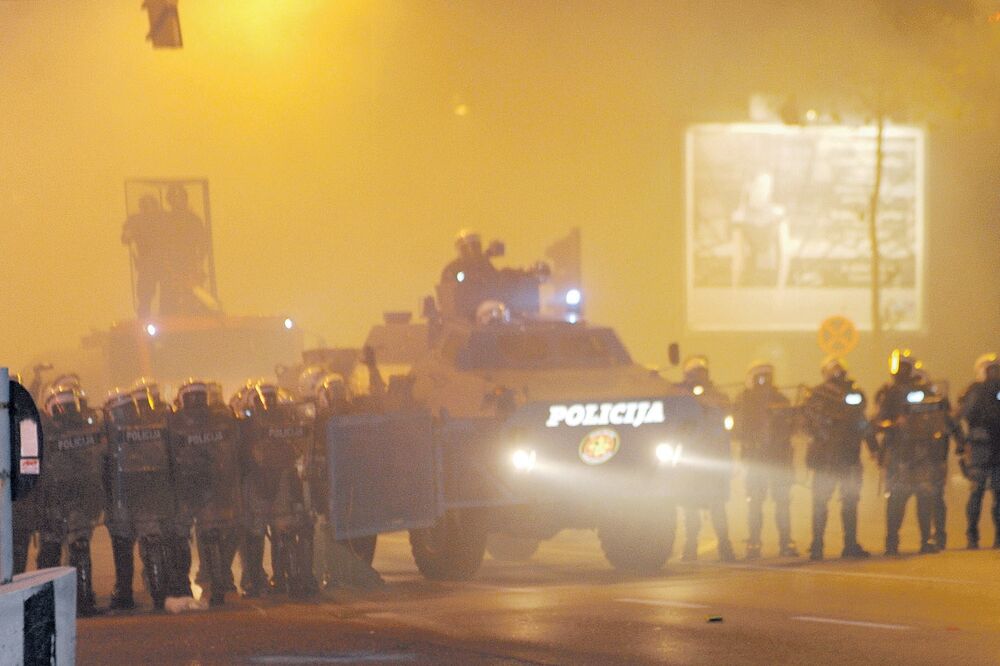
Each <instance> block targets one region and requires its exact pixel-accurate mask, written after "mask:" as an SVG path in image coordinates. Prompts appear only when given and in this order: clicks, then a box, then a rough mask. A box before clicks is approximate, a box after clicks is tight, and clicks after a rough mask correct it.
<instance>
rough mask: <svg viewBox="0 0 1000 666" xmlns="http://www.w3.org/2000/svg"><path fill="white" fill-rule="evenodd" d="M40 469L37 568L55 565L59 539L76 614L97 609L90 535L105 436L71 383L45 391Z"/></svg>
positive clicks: (97, 513)
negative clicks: (71, 577)
mask: <svg viewBox="0 0 1000 666" xmlns="http://www.w3.org/2000/svg"><path fill="white" fill-rule="evenodd" d="M42 418H43V422H42V431H43V432H44V433H45V439H46V447H45V474H43V475H42V476H41V478H40V480H39V483H38V487H37V488H36V489H35V492H34V494H35V496H36V498H35V501H36V502H37V506H38V531H39V535H40V537H41V546H40V547H39V550H38V568H39V569H45V568H49V567H57V566H59V563H60V560H61V558H62V548H63V544H66V545H67V549H68V550H69V565H70V566H71V567H74V568H76V612H77V615H81V616H86V615H93V614H94V613H96V612H97V607H96V603H95V597H94V587H93V569H92V566H91V558H90V538H91V535H92V534H93V532H94V527H95V526H96V525H97V523H98V521H99V520H100V518H101V510H102V509H103V503H104V494H103V489H102V486H101V466H102V463H103V461H104V456H105V454H106V452H107V446H108V440H107V437H106V435H105V433H104V426H103V424H102V423H101V418H100V415H99V414H98V413H97V412H96V411H94V410H93V409H91V408H90V407H89V406H88V405H87V396H86V395H85V394H84V392H83V390H82V389H81V388H80V386H79V385H78V384H76V383H66V384H56V385H55V386H52V387H51V388H49V390H48V394H47V395H46V396H45V403H44V415H43V417H42Z"/></svg>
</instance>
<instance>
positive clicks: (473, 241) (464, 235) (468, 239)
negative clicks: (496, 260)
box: [455, 229, 483, 255]
mask: <svg viewBox="0 0 1000 666" xmlns="http://www.w3.org/2000/svg"><path fill="white" fill-rule="evenodd" d="M455 249H456V250H458V253H459V254H461V255H466V254H473V255H475V254H482V252H483V239H482V237H481V236H480V235H479V234H478V233H476V232H475V231H470V230H469V229H462V230H461V231H459V232H458V236H456V237H455Z"/></svg>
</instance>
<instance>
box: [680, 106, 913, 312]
mask: <svg viewBox="0 0 1000 666" xmlns="http://www.w3.org/2000/svg"><path fill="white" fill-rule="evenodd" d="M883 150H884V157H883V172H882V184H881V194H880V198H879V212H878V238H879V245H880V247H879V255H880V257H881V264H882V265H881V270H880V273H881V278H882V295H881V302H882V313H883V316H882V319H883V324H884V326H886V327H887V328H891V329H895V330H912V329H916V328H919V327H920V325H921V286H922V285H921V273H922V270H921V268H922V261H923V256H922V252H923V247H922V244H923V220H922V204H923V201H922V196H923V193H922V181H923V177H922V169H923V136H922V132H921V131H920V130H918V129H916V128H910V127H892V128H887V129H886V132H885V138H884V148H883ZM874 170H875V130H874V128H870V127H868V128H848V127H790V126H786V125H756V124H754V125H749V124H748V125H699V126H695V127H693V128H691V129H690V130H689V131H688V136H687V297H688V301H687V313H688V326H689V328H692V329H694V330H797V329H798V330H802V329H809V330H813V329H815V328H816V327H817V325H818V324H819V322H820V321H822V320H823V319H824V318H826V317H828V316H830V315H833V314H839V315H845V316H847V317H849V318H851V319H852V320H853V321H854V322H855V324H856V325H857V326H858V327H860V328H863V329H870V328H871V321H870V319H871V316H870V307H871V305H870V303H871V301H870V284H871V282H870V275H871V271H870V257H871V254H870V243H869V228H868V217H867V215H868V210H869V205H870V202H871V195H872V189H873V186H874Z"/></svg>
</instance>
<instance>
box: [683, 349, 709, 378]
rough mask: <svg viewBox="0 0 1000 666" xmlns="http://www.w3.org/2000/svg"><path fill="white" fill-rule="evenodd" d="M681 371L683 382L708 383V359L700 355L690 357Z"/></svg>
mask: <svg viewBox="0 0 1000 666" xmlns="http://www.w3.org/2000/svg"><path fill="white" fill-rule="evenodd" d="M682 370H683V372H684V379H685V380H687V381H695V382H706V381H708V358H707V357H706V356H701V355H699V356H692V357H690V358H688V359H687V360H686V361H684V365H683V366H682Z"/></svg>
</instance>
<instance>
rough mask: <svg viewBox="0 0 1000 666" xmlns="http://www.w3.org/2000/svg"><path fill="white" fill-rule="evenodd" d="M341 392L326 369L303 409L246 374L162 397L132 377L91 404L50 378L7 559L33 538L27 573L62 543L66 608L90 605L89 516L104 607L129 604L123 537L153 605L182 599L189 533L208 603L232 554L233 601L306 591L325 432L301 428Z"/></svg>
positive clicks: (343, 395)
mask: <svg viewBox="0 0 1000 666" xmlns="http://www.w3.org/2000/svg"><path fill="white" fill-rule="evenodd" d="M346 400H347V392H346V390H345V387H344V384H343V382H342V380H341V379H340V378H339V376H336V375H334V376H331V377H326V378H318V384H317V387H316V402H315V404H313V403H309V404H308V405H304V404H303V403H301V402H297V401H295V400H294V399H293V398H292V396H291V394H289V393H288V392H286V391H285V390H284V389H281V388H279V387H278V386H277V385H275V384H273V383H269V382H264V381H257V382H248V383H247V384H246V385H245V386H244V387H242V388H241V389H240V390H239V391H238V392H237V393H236V394H235V395H234V396H233V397H232V399H231V400H230V401H229V402H228V403H227V402H226V401H225V400H224V398H223V395H222V388H221V386H220V385H219V384H218V383H215V382H208V381H198V380H190V381H188V382H186V383H185V384H183V385H182V386H181V387H180V388H179V390H178V391H177V395H176V398H175V399H174V401H173V404H168V403H167V402H165V401H164V400H163V399H162V398H161V395H160V390H159V387H158V386H157V384H156V383H155V382H152V381H149V380H145V379H142V380H140V381H138V382H137V383H136V384H135V386H133V387H132V388H131V389H129V390H120V389H115V390H114V391H112V393H111V394H110V396H109V397H108V399H107V401H106V402H105V403H104V406H103V409H102V410H97V409H94V408H92V407H91V406H90V405H88V402H87V397H86V395H85V393H84V391H83V389H82V388H81V386H80V382H79V380H78V379H77V378H76V377H75V376H72V375H69V376H63V377H61V378H59V379H58V380H56V382H54V383H53V385H52V386H51V387H50V388H48V389H47V390H46V392H45V395H44V396H43V399H42V403H43V432H44V435H45V441H46V449H45V474H44V475H42V476H41V479H40V481H39V483H38V485H37V486H36V488H35V489H34V490H33V491H32V492H31V493H29V494H28V495H27V496H26V497H25V498H24V499H21V500H19V501H17V502H15V503H14V512H15V514H14V525H15V535H14V541H15V567H16V568H17V569H18V570H19V571H23V570H24V568H25V566H26V563H27V562H26V560H27V556H28V549H29V543H30V539H31V537H32V534H33V533H36V532H37V534H38V538H39V547H38V555H37V566H38V568H44V567H52V566H59V564H60V562H61V561H62V559H63V550H64V548H65V551H66V559H67V560H68V563H69V565H70V566H73V567H75V568H76V570H77V612H78V614H80V615H90V614H94V613H95V612H97V607H96V604H95V596H94V591H93V584H92V565H91V552H90V551H91V548H90V541H91V536H92V534H93V531H94V528H95V527H96V526H97V525H99V524H101V522H102V516H103V524H104V525H105V526H106V528H107V530H108V532H109V534H110V537H111V547H112V551H113V559H114V568H115V585H114V590H113V593H112V596H111V608H112V609H114V610H128V609H132V608H134V607H135V601H134V597H133V583H134V577H135V576H134V572H135V568H134V553H135V549H136V545H138V552H139V557H140V560H141V562H142V570H143V576H144V579H145V584H146V587H147V589H148V591H149V594H150V596H151V597H152V600H153V605H154V607H155V608H156V609H163V608H164V605H165V604H166V605H167V606H168V608H169V607H171V601H170V599H171V598H176V599H178V602H179V603H180V604H181V607H182V608H183V607H184V604H185V603H188V602H190V603H191V604H192V605H194V600H193V598H192V596H193V595H192V589H191V584H190V578H189V575H190V570H191V565H192V556H191V555H192V554H191V543H192V540H191V536H192V532H193V533H194V536H195V542H196V543H197V548H198V560H199V570H198V573H197V577H196V581H197V583H198V584H199V585H201V587H202V588H204V595H203V596H202V599H206V600H208V605H213V606H215V605H221V604H223V603H224V602H225V595H226V593H227V592H235V591H236V587H235V584H234V580H233V575H232V565H233V561H234V558H235V555H236V554H237V552H239V554H240V559H241V563H242V577H241V580H240V588H241V590H242V593H243V595H244V596H247V597H256V596H259V595H261V594H263V593H265V592H269V593H287V594H288V595H290V596H293V597H304V596H309V595H311V594H313V593H314V592H315V591H316V590H317V588H318V585H317V583H316V580H315V578H314V576H313V535H314V524H315V520H316V518H317V514H319V525H320V527H321V529H323V528H324V527H326V529H325V530H324V531H322V532H321V534H323V536H324V538H329V539H332V538H333V537H332V531H331V530H329V529H328V523H327V522H326V521H325V518H324V516H323V515H322V514H323V513H324V509H325V506H326V501H325V494H326V488H325V485H326V483H327V479H326V474H325V473H323V470H324V469H325V463H324V459H325V451H324V447H325V441H324V439H323V433H322V432H315V433H314V430H316V431H321V430H322V428H317V429H314V427H313V423H314V419H315V416H316V413H315V411H316V410H317V409H318V410H320V415H321V416H322V415H323V412H324V410H325V411H326V412H330V411H333V412H336V411H338V410H339V411H343V410H344V409H346V405H345V403H346ZM314 434H315V436H314ZM304 470H310V471H309V472H305V471H304ZM265 537H267V539H268V540H269V541H270V545H271V569H272V573H271V575H270V577H268V576H267V574H266V573H265V571H264V567H263V560H264V547H265V545H264V541H265ZM321 552H322V551H321ZM369 559H370V558H369ZM320 583H325V580H323V579H321V580H320ZM178 602H174V603H178ZM187 607H191V606H190V605H189V606H187Z"/></svg>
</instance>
